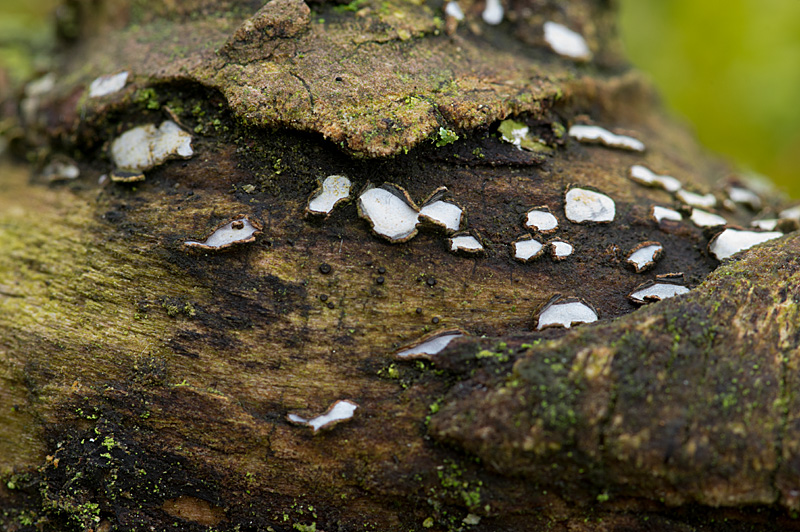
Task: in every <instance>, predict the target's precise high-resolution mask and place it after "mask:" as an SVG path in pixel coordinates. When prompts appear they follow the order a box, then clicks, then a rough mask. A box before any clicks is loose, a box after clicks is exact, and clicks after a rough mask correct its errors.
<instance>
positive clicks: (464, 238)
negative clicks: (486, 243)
mask: <svg viewBox="0 0 800 532" xmlns="http://www.w3.org/2000/svg"><path fill="white" fill-rule="evenodd" d="M449 241H450V251H453V252H459V251H461V252H465V253H481V252H483V245H482V244H481V243H480V242H479V241H478V239H477V238H475V237H474V236H472V235H460V236H454V237H452V238H450V239H449Z"/></svg>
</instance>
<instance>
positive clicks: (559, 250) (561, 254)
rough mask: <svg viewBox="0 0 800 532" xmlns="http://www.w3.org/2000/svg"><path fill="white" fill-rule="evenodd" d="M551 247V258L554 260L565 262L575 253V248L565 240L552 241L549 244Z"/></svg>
mask: <svg viewBox="0 0 800 532" xmlns="http://www.w3.org/2000/svg"><path fill="white" fill-rule="evenodd" d="M549 245H550V256H551V257H552V258H553V260H557V261H558V260H564V259H566V258H567V257H569V256H570V255H572V253H573V252H574V251H575V248H574V247H573V246H572V244H570V243H569V242H567V241H565V240H551V241H550V242H549Z"/></svg>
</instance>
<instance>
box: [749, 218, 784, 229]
mask: <svg viewBox="0 0 800 532" xmlns="http://www.w3.org/2000/svg"><path fill="white" fill-rule="evenodd" d="M779 222H780V220H778V219H777V218H768V219H762V220H753V221H752V222H750V227H755V228H756V229H761V230H762V231H774V230H775V228H776V227H778V223H779Z"/></svg>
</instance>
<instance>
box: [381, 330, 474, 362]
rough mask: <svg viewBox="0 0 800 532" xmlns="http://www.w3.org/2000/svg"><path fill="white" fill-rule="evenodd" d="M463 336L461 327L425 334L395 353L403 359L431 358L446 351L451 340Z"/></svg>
mask: <svg viewBox="0 0 800 532" xmlns="http://www.w3.org/2000/svg"><path fill="white" fill-rule="evenodd" d="M462 336H465V333H464V331H462V330H460V329H451V330H447V331H437V332H435V333H432V334H428V335H425V336H423V337H422V338H420V339H419V340H417V341H416V342H414V343H413V344H411V345H410V346H406V347H404V348H402V349H400V350H399V351H397V352H396V353H395V356H396V357H397V358H401V359H411V358H428V359H430V358H431V357H432V356H434V355H438V354H439V353H440V352H442V351H444V349H445V348H446V347H447V346H448V345H450V342H452V341H453V340H455V339H456V338H461V337H462Z"/></svg>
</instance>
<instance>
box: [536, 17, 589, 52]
mask: <svg viewBox="0 0 800 532" xmlns="http://www.w3.org/2000/svg"><path fill="white" fill-rule="evenodd" d="M544 40H545V41H546V42H547V44H548V45H550V48H552V50H553V51H554V52H555V53H557V54H558V55H563V56H564V57H569V58H571V59H576V60H578V61H588V60H589V59H591V58H592V52H591V50H589V45H588V44H586V39H584V38H583V36H582V35H581V34H580V33H577V32H574V31H572V30H571V29H569V28H567V27H566V26H564V25H562V24H558V23H557V22H545V23H544Z"/></svg>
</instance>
